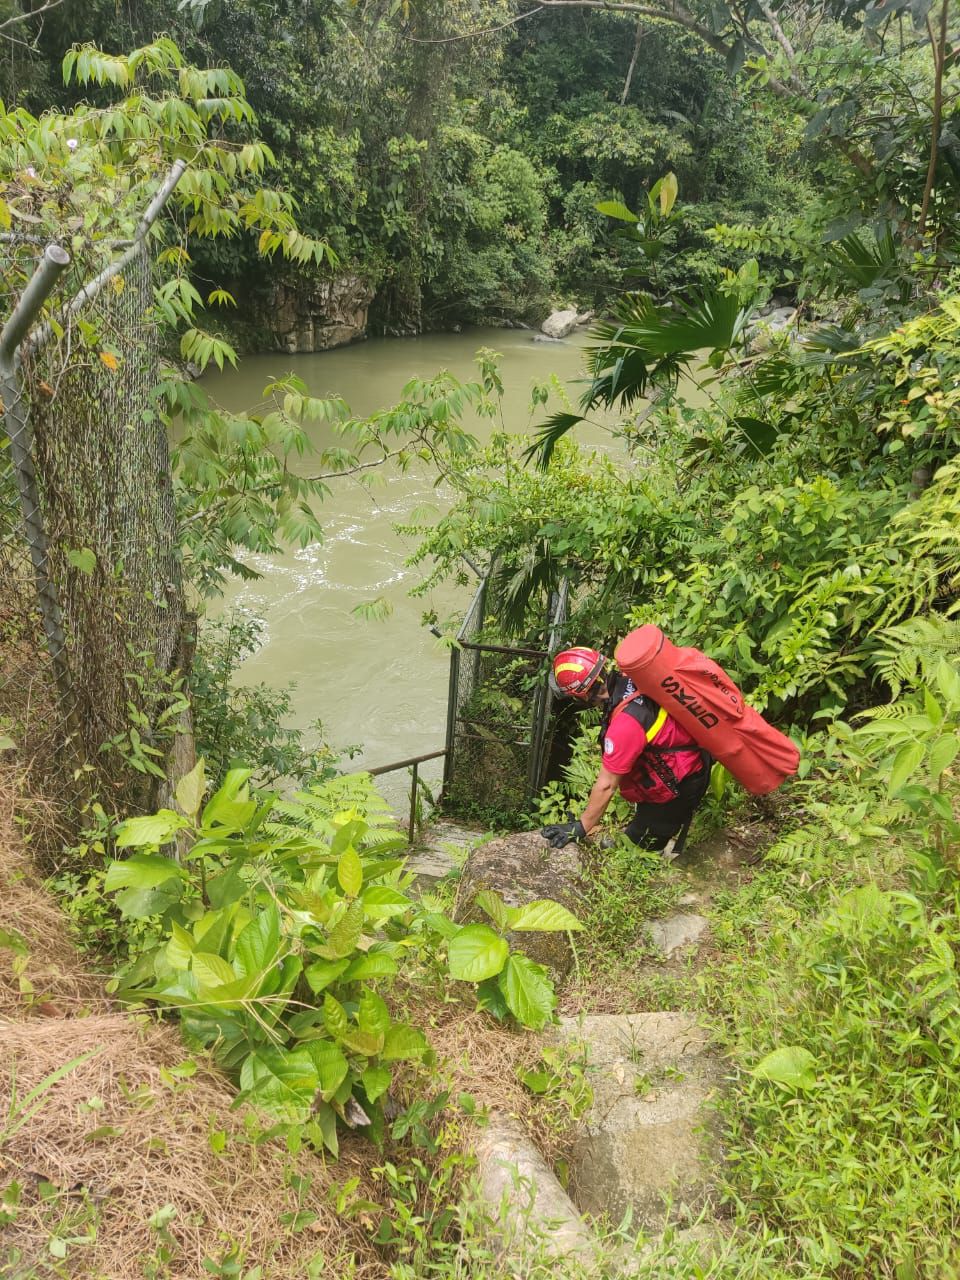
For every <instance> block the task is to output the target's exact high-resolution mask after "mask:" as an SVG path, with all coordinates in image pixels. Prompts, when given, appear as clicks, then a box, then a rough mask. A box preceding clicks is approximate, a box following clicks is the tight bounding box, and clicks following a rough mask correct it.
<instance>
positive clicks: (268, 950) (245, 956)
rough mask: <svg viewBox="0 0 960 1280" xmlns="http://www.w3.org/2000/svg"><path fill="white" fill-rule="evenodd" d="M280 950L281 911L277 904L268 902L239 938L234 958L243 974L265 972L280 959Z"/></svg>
mask: <svg viewBox="0 0 960 1280" xmlns="http://www.w3.org/2000/svg"><path fill="white" fill-rule="evenodd" d="M279 950H280V913H279V911H278V910H277V907H276V904H275V903H273V902H270V903H268V904H267V905H266V906H265V907H264V908H263V909H262V910H261V912H260V914H259V915H258V916H257V917H256V919H254V920H251V921H250V923H249V924H248V925H247V927H246V928H245V929H244V930H243V932H242V933H241V934H240V936H239V937H238V938H237V943H236V946H235V948H234V953H233V954H234V959H235V960H236V964H237V969H238V971H239V972H240V973H241V974H254V973H263V971H264V970H265V969H267V968H268V967H269V966H270V965H272V964H274V963H275V962H276V960H277V959H278V955H279Z"/></svg>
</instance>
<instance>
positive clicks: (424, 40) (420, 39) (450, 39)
mask: <svg viewBox="0 0 960 1280" xmlns="http://www.w3.org/2000/svg"><path fill="white" fill-rule="evenodd" d="M542 9H543V5H540V4H538V5H537V7H536V8H535V9H528V10H527V11H526V12H525V13H518V14H516V15H515V16H514V17H512V18H510V19H509V20H508V21H507V22H501V23H500V24H499V25H498V26H496V27H481V28H480V29H479V30H477V31H464V32H462V33H461V34H460V35H458V36H435V37H433V38H432V39H431V38H429V37H426V36H410V35H407V33H406V32H405V31H401V32H400V35H401V36H402V38H403V39H404V40H409V41H410V43H411V44H455V43H456V41H457V40H473V39H475V38H476V37H478V36H489V35H493V34H494V33H495V32H497V31H506V30H507V28H508V27H515V26H516V25H517V23H518V22H522V21H523V20H524V18H532V17H533V16H534V14H536V13H540V11H541V10H542Z"/></svg>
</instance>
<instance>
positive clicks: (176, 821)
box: [117, 809, 189, 849]
mask: <svg viewBox="0 0 960 1280" xmlns="http://www.w3.org/2000/svg"><path fill="white" fill-rule="evenodd" d="M186 826H189V823H188V822H187V820H186V818H184V817H182V816H181V815H180V814H179V813H174V812H173V810H172V809H161V810H159V812H157V813H150V814H147V816H146V817H144V818H128V819H127V820H126V822H121V823H120V826H119V827H118V828H117V848H119V849H130V848H141V847H142V846H143V845H161V844H166V843H167V842H168V841H169V840H172V839H173V837H174V836H175V835H176V834H177V832H178V831H182V830H183V829H184V827H186Z"/></svg>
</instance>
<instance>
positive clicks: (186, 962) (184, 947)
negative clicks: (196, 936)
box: [164, 920, 233, 976]
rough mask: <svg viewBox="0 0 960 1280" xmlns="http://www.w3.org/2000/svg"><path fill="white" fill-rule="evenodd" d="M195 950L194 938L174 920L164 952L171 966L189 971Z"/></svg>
mask: <svg viewBox="0 0 960 1280" xmlns="http://www.w3.org/2000/svg"><path fill="white" fill-rule="evenodd" d="M195 950H196V943H195V942H194V940H193V936H192V935H191V934H189V933H187V931H186V929H184V928H182V927H181V926H180V925H178V924H177V922H176V920H174V921H173V923H172V925H171V926H170V940H169V942H168V943H167V945H166V949H165V952H164V954H165V955H166V957H167V961H168V963H169V964H170V966H171V967H172V968H174V969H189V968H190V957H191V956H192V955H193V953H194V951H195ZM231 976H233V975H231Z"/></svg>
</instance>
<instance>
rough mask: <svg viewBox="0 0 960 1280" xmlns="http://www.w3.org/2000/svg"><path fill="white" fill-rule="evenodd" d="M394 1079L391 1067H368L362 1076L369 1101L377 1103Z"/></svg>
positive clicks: (361, 1079)
mask: <svg viewBox="0 0 960 1280" xmlns="http://www.w3.org/2000/svg"><path fill="white" fill-rule="evenodd" d="M392 1079H393V1073H392V1072H391V1070H390V1068H389V1067H367V1069H366V1071H364V1072H362V1074H361V1076H360V1081H361V1083H362V1084H363V1088H364V1092H365V1093H366V1095H367V1101H368V1102H371V1103H373V1102H376V1100H377V1099H378V1098H379V1097H380V1096H381V1095H382V1094H384V1093H386V1091H387V1090H388V1089H389V1088H390V1081H391V1080H392Z"/></svg>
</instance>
